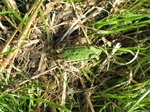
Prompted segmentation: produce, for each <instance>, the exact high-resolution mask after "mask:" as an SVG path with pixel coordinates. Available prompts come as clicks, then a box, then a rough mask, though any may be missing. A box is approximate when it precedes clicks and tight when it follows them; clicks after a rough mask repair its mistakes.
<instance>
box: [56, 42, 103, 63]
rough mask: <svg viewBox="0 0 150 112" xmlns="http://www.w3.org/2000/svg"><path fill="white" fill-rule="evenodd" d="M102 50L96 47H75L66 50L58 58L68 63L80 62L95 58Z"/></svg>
mask: <svg viewBox="0 0 150 112" xmlns="http://www.w3.org/2000/svg"><path fill="white" fill-rule="evenodd" d="M101 52H102V50H101V49H100V48H98V47H97V46H94V45H89V46H74V47H66V48H64V49H63V50H62V51H61V52H60V53H59V54H58V55H57V57H58V58H61V59H64V60H65V61H67V62H70V61H80V60H88V59H92V58H95V57H96V56H97V55H98V54H100V53H101Z"/></svg>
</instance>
